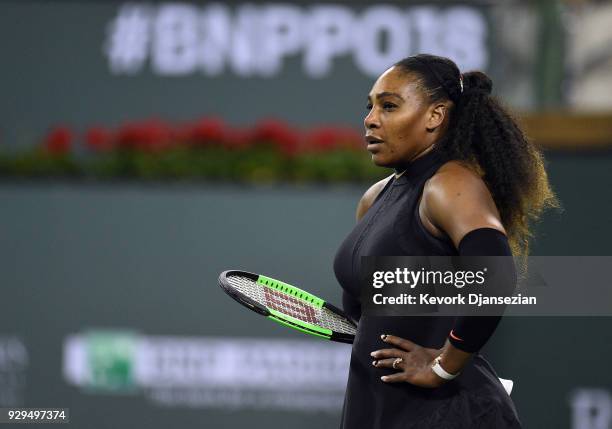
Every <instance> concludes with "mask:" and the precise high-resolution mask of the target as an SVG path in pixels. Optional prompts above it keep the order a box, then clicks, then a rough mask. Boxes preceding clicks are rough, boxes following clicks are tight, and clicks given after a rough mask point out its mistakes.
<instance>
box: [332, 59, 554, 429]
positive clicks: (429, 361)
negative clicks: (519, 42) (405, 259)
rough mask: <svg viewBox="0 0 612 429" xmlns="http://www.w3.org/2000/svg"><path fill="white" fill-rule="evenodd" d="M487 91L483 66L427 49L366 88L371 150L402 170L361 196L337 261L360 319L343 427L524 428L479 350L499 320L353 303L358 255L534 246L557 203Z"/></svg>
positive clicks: (347, 299)
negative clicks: (469, 68) (464, 68)
mask: <svg viewBox="0 0 612 429" xmlns="http://www.w3.org/2000/svg"><path fill="white" fill-rule="evenodd" d="M491 88H492V83H491V80H490V79H489V78H488V77H487V76H486V75H485V74H483V73H480V72H470V73H465V74H463V75H461V74H460V72H459V69H458V68H457V66H456V65H455V64H454V63H453V62H452V61H451V60H449V59H447V58H442V57H437V56H433V55H423V54H422V55H416V56H412V57H409V58H406V59H404V60H402V61H400V62H398V63H397V64H395V65H394V66H393V67H391V68H390V69H388V70H387V71H385V72H384V73H383V74H382V75H381V76H380V77H379V78H378V80H377V81H376V83H375V84H374V86H373V88H372V90H371V92H370V94H369V96H368V106H367V110H368V114H367V116H366V117H365V120H364V124H365V128H366V141H367V143H368V145H367V150H368V151H369V152H370V153H371V154H372V161H373V162H374V163H375V164H376V165H378V166H381V167H390V168H394V169H395V174H393V175H392V176H390V177H388V178H386V179H384V180H381V181H380V182H378V183H376V184H375V185H373V186H372V187H371V188H370V189H368V191H367V192H366V193H365V195H364V196H363V198H362V199H361V201H360V202H359V205H358V208H357V219H358V223H357V225H356V226H355V228H354V230H353V231H352V232H351V233H350V234H349V236H348V237H347V238H346V240H345V241H344V242H343V244H342V245H341V247H340V248H339V250H338V253H337V255H336V259H335V262H334V269H335V272H336V276H337V278H338V281H339V282H340V284H341V286H342V287H343V304H344V309H345V312H346V313H347V314H348V315H349V317H351V318H353V319H355V320H359V325H358V332H357V336H356V338H355V342H354V344H353V350H352V356H351V365H350V371H349V381H348V386H347V393H346V398H345V404H344V409H343V418H342V427H343V428H351V429H352V428H385V429H394V428H464V427H465V428H481V427H482V428H497V429H499V428H518V427H520V423H519V419H518V416H517V413H516V409H515V407H514V405H513V403H512V400H511V399H510V397H509V396H508V395H507V393H506V392H505V390H504V389H503V386H502V385H501V383H500V382H499V380H498V378H497V375H496V374H495V372H494V370H493V369H492V367H491V366H490V365H489V364H488V362H487V361H486V360H485V359H484V358H483V357H482V356H481V355H480V354H478V351H479V350H480V349H481V348H482V346H483V345H484V344H485V343H486V341H487V340H488V339H489V337H490V336H491V334H492V333H493V331H494V330H495V328H496V326H497V324H498V322H499V319H500V318H499V317H475V316H472V317H456V318H450V317H417V316H412V317H371V316H367V315H363V316H362V314H361V304H360V300H359V296H360V291H359V280H358V277H359V272H360V264H361V256H375V255H495V256H497V255H502V256H504V255H505V256H510V255H512V254H514V255H518V256H521V255H522V256H525V255H527V252H528V238H529V223H530V221H532V220H534V219H536V218H537V217H538V216H539V215H540V213H541V211H542V210H543V209H544V208H545V207H547V206H553V205H555V204H556V199H555V196H554V194H553V193H552V191H551V189H550V186H549V184H548V179H547V176H546V172H545V170H544V167H543V163H542V158H541V155H540V153H539V152H538V151H537V149H536V148H535V147H534V146H532V145H531V143H529V142H528V141H527V140H526V139H525V137H524V135H523V133H522V132H521V130H520V128H519V127H518V126H517V125H516V123H515V122H514V121H513V120H512V118H511V117H510V116H509V115H508V114H507V113H506V112H505V111H504V109H503V108H502V107H500V105H499V104H498V103H497V102H496V101H495V100H494V99H493V98H491V96H490V92H491ZM505 259H506V260H510V259H511V258H505ZM512 287H514V285H512Z"/></svg>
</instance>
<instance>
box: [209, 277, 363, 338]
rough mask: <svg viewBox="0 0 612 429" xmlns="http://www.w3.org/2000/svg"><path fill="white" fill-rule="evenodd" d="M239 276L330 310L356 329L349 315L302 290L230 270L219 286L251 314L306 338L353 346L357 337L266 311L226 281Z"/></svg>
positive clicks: (275, 311)
mask: <svg viewBox="0 0 612 429" xmlns="http://www.w3.org/2000/svg"><path fill="white" fill-rule="evenodd" d="M232 275H239V276H242V277H247V278H249V279H251V280H253V281H254V282H256V283H259V284H262V285H263V286H264V287H269V288H271V289H275V290H278V291H281V292H284V293H288V294H290V295H291V296H293V297H295V298H296V299H300V300H302V301H305V302H306V303H307V304H310V305H313V306H315V307H319V308H327V309H328V310H330V311H331V312H332V313H336V314H337V315H339V316H341V317H344V318H345V319H346V320H347V321H348V322H349V323H351V324H352V325H353V326H355V323H354V322H353V321H352V320H350V319H349V318H348V317H347V316H346V314H344V312H343V311H342V310H340V309H339V308H337V307H335V306H333V305H332V304H329V303H328V302H326V301H324V300H323V299H321V298H319V297H317V296H315V295H313V294H311V293H308V292H306V291H304V290H302V289H299V288H297V287H295V286H292V285H290V284H288V283H285V282H282V281H280V280H276V279H273V278H271V277H267V276H264V275H259V274H255V273H251V272H248V271H242V270H227V271H223V272H222V273H221V274H220V275H219V286H221V288H222V289H223V290H224V291H225V293H227V294H228V295H229V296H231V297H232V298H233V299H234V300H236V301H237V302H239V303H240V304H242V305H243V306H245V307H247V308H249V309H250V310H252V311H254V312H256V313H259V314H261V315H262V316H266V317H268V318H269V319H271V320H274V321H275V322H277V323H280V324H281V325H284V326H288V327H290V328H293V329H296V330H298V331H300V332H304V333H306V334H310V335H313V336H316V337H319V338H324V339H327V340H331V341H336V342H340V343H346V344H352V343H353V340H354V339H355V336H354V335H352V334H346V333H342V332H336V331H333V330H331V329H328V328H323V327H321V326H317V325H313V324H311V323H308V322H304V321H303V320H299V319H296V318H294V317H291V316H289V315H287V314H283V313H281V312H279V311H277V310H274V309H271V308H267V307H266V306H264V305H262V304H260V303H258V302H257V301H255V300H254V299H252V298H249V297H248V296H246V295H244V294H243V293H241V292H240V291H238V290H237V289H236V288H234V287H233V286H232V285H231V284H230V283H229V281H228V280H227V277H228V276H232Z"/></svg>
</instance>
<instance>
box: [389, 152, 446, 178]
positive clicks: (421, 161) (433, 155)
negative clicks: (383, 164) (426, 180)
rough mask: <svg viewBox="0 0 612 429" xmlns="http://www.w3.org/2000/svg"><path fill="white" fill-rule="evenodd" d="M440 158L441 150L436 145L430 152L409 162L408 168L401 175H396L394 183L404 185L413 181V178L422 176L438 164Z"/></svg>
mask: <svg viewBox="0 0 612 429" xmlns="http://www.w3.org/2000/svg"><path fill="white" fill-rule="evenodd" d="M440 159H441V156H440V152H439V150H438V149H437V148H436V147H434V148H432V149H431V150H430V151H429V152H427V153H426V154H424V155H421V156H420V157H418V158H417V159H415V160H414V161H412V162H411V163H410V164H408V168H406V170H405V172H404V173H402V174H401V175H400V176H399V177H394V178H393V185H394V186H395V185H402V184H406V183H410V182H412V181H413V179H415V178H417V177H420V176H422V175H423V174H424V173H425V172H427V171H428V170H429V169H430V168H431V167H432V166H434V165H436V164H438V163H439V161H440Z"/></svg>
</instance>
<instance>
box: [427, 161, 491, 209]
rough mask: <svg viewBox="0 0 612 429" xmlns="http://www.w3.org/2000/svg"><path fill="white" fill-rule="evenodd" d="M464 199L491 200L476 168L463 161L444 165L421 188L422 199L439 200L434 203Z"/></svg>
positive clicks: (449, 162) (448, 162)
mask: <svg viewBox="0 0 612 429" xmlns="http://www.w3.org/2000/svg"><path fill="white" fill-rule="evenodd" d="M461 196H463V197H464V199H465V198H468V199H472V198H482V197H485V198H486V197H488V198H491V193H490V191H489V188H488V187H487V185H486V183H485V181H484V180H483V178H482V173H481V171H479V169H478V167H476V166H473V165H470V164H468V163H466V162H463V161H458V160H452V161H447V162H446V163H444V164H443V165H442V166H441V167H440V168H438V170H437V171H436V172H435V173H434V175H433V176H431V177H430V178H429V179H428V180H427V181H426V182H425V185H424V187H423V199H425V198H427V199H433V200H440V201H436V202H441V203H444V202H450V201H456V198H457V197H461Z"/></svg>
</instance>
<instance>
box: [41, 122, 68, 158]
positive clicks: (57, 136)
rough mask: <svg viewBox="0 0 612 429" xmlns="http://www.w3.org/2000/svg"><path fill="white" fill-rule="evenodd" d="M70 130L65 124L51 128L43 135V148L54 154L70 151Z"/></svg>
mask: <svg viewBox="0 0 612 429" xmlns="http://www.w3.org/2000/svg"><path fill="white" fill-rule="evenodd" d="M71 145H72V131H71V130H70V129H69V128H68V127H65V126H59V127H55V128H53V129H52V130H51V131H50V132H49V134H47V136H46V137H45V140H44V148H45V150H46V151H47V152H49V153H51V154H54V155H64V154H66V153H68V152H70V147H71Z"/></svg>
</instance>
